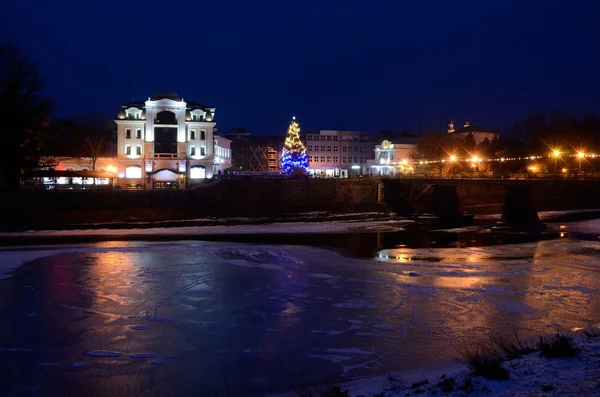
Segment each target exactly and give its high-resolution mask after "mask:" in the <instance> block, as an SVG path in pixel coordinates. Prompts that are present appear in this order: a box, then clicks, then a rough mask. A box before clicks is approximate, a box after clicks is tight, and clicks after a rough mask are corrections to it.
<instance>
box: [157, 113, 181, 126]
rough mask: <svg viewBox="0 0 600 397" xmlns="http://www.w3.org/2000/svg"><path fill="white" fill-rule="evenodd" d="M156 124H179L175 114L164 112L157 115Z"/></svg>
mask: <svg viewBox="0 0 600 397" xmlns="http://www.w3.org/2000/svg"><path fill="white" fill-rule="evenodd" d="M154 124H177V118H176V117H175V113H173V112H170V111H168V110H163V111H162V112H159V113H158V114H157V115H156V120H155V122H154Z"/></svg>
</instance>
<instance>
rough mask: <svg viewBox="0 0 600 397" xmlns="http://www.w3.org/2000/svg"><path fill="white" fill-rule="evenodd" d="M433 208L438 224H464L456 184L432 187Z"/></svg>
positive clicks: (452, 225) (445, 225) (446, 225)
mask: <svg viewBox="0 0 600 397" xmlns="http://www.w3.org/2000/svg"><path fill="white" fill-rule="evenodd" d="M433 210H434V213H435V215H437V217H438V225H439V226H442V227H457V226H464V222H463V216H462V214H461V212H460V209H459V201H458V193H457V192H456V185H435V186H434V187H433Z"/></svg>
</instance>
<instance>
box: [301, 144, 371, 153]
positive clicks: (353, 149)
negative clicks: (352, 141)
mask: <svg viewBox="0 0 600 397" xmlns="http://www.w3.org/2000/svg"><path fill="white" fill-rule="evenodd" d="M313 149H314V151H315V152H318V151H321V152H331V151H333V152H337V151H338V146H333V147H332V146H324V145H321V146H320V150H319V146H318V145H315V146H313V145H308V146H306V150H308V151H309V152H312V151H313ZM342 152H354V153H359V152H360V153H364V152H369V150H368V148H366V147H364V146H342Z"/></svg>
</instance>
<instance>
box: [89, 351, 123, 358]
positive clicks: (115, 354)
mask: <svg viewBox="0 0 600 397" xmlns="http://www.w3.org/2000/svg"><path fill="white" fill-rule="evenodd" d="M121 354H122V353H118V352H111V351H107V350H94V351H90V352H87V355H88V356H90V357H121Z"/></svg>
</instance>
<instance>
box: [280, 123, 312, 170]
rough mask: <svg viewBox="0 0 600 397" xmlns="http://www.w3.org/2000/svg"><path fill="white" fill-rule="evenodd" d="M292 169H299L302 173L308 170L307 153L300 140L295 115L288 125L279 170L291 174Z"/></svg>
mask: <svg viewBox="0 0 600 397" xmlns="http://www.w3.org/2000/svg"><path fill="white" fill-rule="evenodd" d="M294 170H300V171H301V172H302V173H303V174H306V173H307V172H308V155H307V154H306V148H305V147H304V144H303V143H302V141H301V140H300V126H299V125H298V123H297V122H296V118H295V117H293V118H292V122H291V123H290V125H289V127H288V130H287V135H286V137H285V144H284V147H283V151H282V154H281V172H282V173H284V174H288V175H291V174H292V173H293V172H294ZM296 172H298V171H296Z"/></svg>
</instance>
